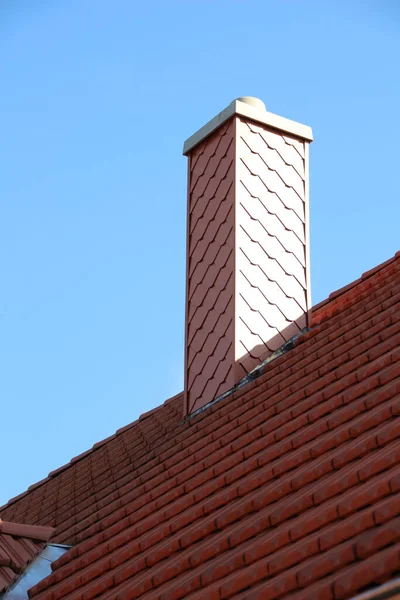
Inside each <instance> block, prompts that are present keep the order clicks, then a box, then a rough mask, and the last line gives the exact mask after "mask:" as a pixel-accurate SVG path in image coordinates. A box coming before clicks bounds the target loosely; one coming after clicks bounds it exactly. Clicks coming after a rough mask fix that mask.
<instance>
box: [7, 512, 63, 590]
mask: <svg viewBox="0 0 400 600" xmlns="http://www.w3.org/2000/svg"><path fill="white" fill-rule="evenodd" d="M53 533H54V529H53V528H52V527H40V526H34V525H21V524H19V523H8V522H7V521H2V520H1V519H0V594H1V593H2V592H4V591H5V590H7V588H8V587H9V586H10V585H11V584H12V583H14V581H16V579H17V578H18V576H19V574H20V573H22V572H23V571H24V569H25V567H26V566H27V564H28V563H30V562H31V561H32V560H33V559H34V558H35V557H36V556H37V555H38V554H39V553H40V552H41V551H42V550H43V548H44V547H45V546H46V542H47V541H48V540H49V538H50V537H51V535H52V534H53Z"/></svg>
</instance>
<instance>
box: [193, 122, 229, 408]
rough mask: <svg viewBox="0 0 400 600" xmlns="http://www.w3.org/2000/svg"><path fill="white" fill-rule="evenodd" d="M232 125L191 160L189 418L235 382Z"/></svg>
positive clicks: (204, 144)
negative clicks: (203, 404) (190, 414)
mask: <svg viewBox="0 0 400 600" xmlns="http://www.w3.org/2000/svg"><path fill="white" fill-rule="evenodd" d="M234 127H235V123H234V120H233V119H231V120H230V121H229V122H228V123H226V124H224V125H223V126H222V127H220V128H218V130H217V131H215V132H214V133H213V134H212V135H210V136H209V137H207V138H206V139H205V140H204V141H203V142H202V143H200V144H199V145H198V146H196V148H195V149H194V150H193V152H191V153H190V155H189V174H188V224H187V265H186V268H187V280H186V326H185V337H186V342H185V390H186V407H187V413H190V412H193V410H196V408H198V407H199V406H200V405H201V404H200V403H201V402H202V399H205V398H210V399H211V398H215V397H216V396H218V395H219V394H221V393H222V392H223V391H225V389H230V388H231V387H232V386H233V385H234V382H235V374H234V271H235V247H234V229H235V206H234V171H235V136H234Z"/></svg>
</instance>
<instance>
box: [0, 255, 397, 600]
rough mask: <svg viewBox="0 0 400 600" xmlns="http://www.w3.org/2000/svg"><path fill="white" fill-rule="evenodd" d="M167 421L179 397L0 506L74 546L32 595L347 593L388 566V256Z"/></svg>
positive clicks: (392, 534)
mask: <svg viewBox="0 0 400 600" xmlns="http://www.w3.org/2000/svg"><path fill="white" fill-rule="evenodd" d="M313 323H314V326H313V328H312V330H311V331H309V332H308V333H306V334H305V335H304V336H302V337H301V338H299V339H298V341H297V343H296V345H295V347H294V348H293V349H292V350H290V351H289V352H288V353H287V354H285V355H283V356H281V357H280V358H277V359H276V360H274V361H273V362H270V363H269V364H268V365H266V367H265V369H264V372H263V374H262V375H261V376H260V377H259V378H258V379H257V380H255V381H253V382H251V383H249V384H248V385H246V386H245V387H243V388H242V389H240V390H238V391H236V392H235V393H233V394H232V395H231V396H228V397H227V398H224V399H223V400H221V401H219V402H216V403H214V404H213V405H211V406H210V407H208V408H207V409H206V410H204V411H203V412H201V413H200V414H198V415H197V416H195V417H193V418H191V419H189V420H187V421H186V422H185V423H183V424H182V423H180V420H181V415H182V398H181V397H180V396H176V397H175V398H172V399H171V400H169V401H167V402H166V403H165V404H164V405H163V406H162V407H159V408H158V409H155V410H153V411H150V413H147V414H146V415H144V416H142V417H141V419H139V421H137V422H136V423H134V424H132V425H130V426H128V427H127V428H124V429H123V430H120V431H119V432H117V434H115V435H114V436H112V437H111V438H109V439H108V440H105V441H103V442H101V443H100V444H98V445H96V446H95V447H94V448H93V449H92V450H90V451H88V452H87V453H85V454H84V455H82V456H81V457H77V458H76V459H74V460H73V461H72V462H71V464H70V465H66V467H63V468H62V469H59V470H58V471H56V472H54V473H52V474H50V476H49V477H48V478H47V479H45V480H44V481H43V482H40V483H39V484H37V485H36V486H33V488H31V490H30V491H28V492H27V493H25V494H23V495H21V496H20V497H18V498H16V499H14V500H12V501H10V502H9V504H8V505H7V506H6V507H3V509H2V511H1V513H2V515H4V516H5V517H6V518H10V519H11V518H13V519H14V520H18V521H23V522H31V523H35V524H44V525H55V526H56V535H55V538H54V540H55V541H57V542H63V543H72V544H75V547H74V548H72V549H71V550H70V551H69V552H67V553H66V554H64V555H63V556H62V557H61V558H60V559H59V560H58V561H56V563H55V564H54V565H53V566H54V572H53V573H52V575H50V576H49V577H48V578H46V579H45V580H43V581H42V582H40V583H39V584H38V585H37V586H35V588H33V589H32V590H31V591H30V597H32V598H34V599H35V600H57V599H65V600H90V599H91V598H96V599H98V598H101V599H102V600H128V599H133V598H146V599H147V600H150V599H151V600H155V599H156V598H157V599H163V600H167V599H168V600H174V599H175V598H188V599H189V600H195V599H199V600H200V599H202V600H205V599H208V598H209V599H211V598H213V599H214V598H232V597H234V598H239V599H244V598H246V599H250V598H251V599H255V598H262V599H263V600H268V599H277V598H288V599H291V600H301V599H306V598H307V599H308V598H313V599H314V598H315V599H319V598H321V599H323V600H329V599H332V600H333V599H335V600H339V599H345V598H350V597H351V596H352V595H354V594H355V593H357V592H360V591H362V590H364V589H368V587H370V586H373V585H377V584H379V583H380V582H384V581H387V580H389V579H390V578H391V577H392V576H394V574H395V573H397V572H399V571H400V517H399V506H400V494H399V488H400V462H399V461H400V444H399V443H398V440H399V435H400V426H399V419H398V415H399V412H400V254H399V253H397V255H396V256H395V257H394V258H393V259H390V260H389V261H387V262H386V263H384V264H383V265H380V266H379V267H377V268H376V269H373V270H372V271H371V272H368V273H366V274H365V275H364V276H363V277H362V278H361V279H360V280H358V281H356V282H354V283H353V284H351V285H350V286H347V287H346V288H344V289H342V290H339V291H338V292H335V293H334V294H332V295H331V297H330V298H329V299H328V300H327V301H325V302H323V303H321V304H320V305H318V306H317V307H315V309H314V312H313Z"/></svg>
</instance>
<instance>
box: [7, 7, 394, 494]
mask: <svg viewBox="0 0 400 600" xmlns="http://www.w3.org/2000/svg"><path fill="white" fill-rule="evenodd" d="M0 55H1V61H0V73H1V74H0V78H1V94H0V120H1V134H0V165H1V166H0V173H1V177H0V202H1V204H0V206H1V215H0V282H1V294H0V401H1V422H2V426H1V435H0V455H1V456H2V475H1V488H0V504H1V503H3V502H5V501H7V500H8V499H9V498H10V497H12V496H14V495H16V494H18V493H20V492H22V491H24V490H25V489H26V488H27V487H28V486H29V485H30V484H32V483H35V482H36V481H38V480H39V479H42V478H43V477H46V476H47V474H48V472H49V471H50V470H52V469H55V468H57V467H59V466H60V465H62V464H64V463H66V462H68V461H69V460H70V459H71V458H72V457H73V456H75V455H77V454H79V453H81V452H83V451H84V450H87V449H88V448H89V447H91V446H92V445H93V444H94V443H95V442H97V441H99V440H100V439H102V438H104V437H106V436H108V435H110V434H112V433H114V431H115V430H116V429H118V428H119V427H121V426H124V425H126V424H128V423H129V422H131V421H133V420H135V419H136V418H137V417H138V416H139V415H140V414H141V413H142V412H145V411H147V410H149V409H151V408H153V407H154V406H156V405H157V404H160V403H162V402H163V401H164V400H165V399H166V398H168V397H169V396H171V395H173V394H175V393H178V392H180V391H181V390H182V387H183V324H184V289H185V226H186V221H185V218H186V215H185V210H186V158H185V157H183V156H182V145H183V142H184V140H185V139H186V138H187V137H189V135H191V134H192V133H194V131H196V130H197V129H198V128H199V127H200V126H202V125H203V124H204V123H205V122H206V121H208V120H209V119H210V118H211V117H213V116H214V115H215V114H217V113H218V112H219V111H220V110H222V109H223V108H225V106H227V105H228V104H229V103H230V101H231V100H233V99H234V98H236V97H238V96H242V95H252V96H258V97H260V98H261V99H262V100H263V101H264V102H265V104H266V106H267V109H268V110H270V111H271V112H275V113H278V114H280V115H282V116H285V117H288V118H291V119H294V120H297V121H300V122H303V123H306V124H307V125H311V126H312V128H313V132H314V138H315V141H314V143H313V145H312V148H311V163H310V171H311V174H310V177H311V281H312V295H313V302H314V303H316V302H318V301H320V300H322V299H324V298H325V297H326V296H327V295H328V294H329V293H330V292H332V291H333V290H335V289H337V288H339V287H341V286H343V285H346V284H347V283H349V282H350V281H352V280H354V279H355V278H357V277H358V276H359V275H360V274H361V273H362V272H364V271H366V270H368V269H370V268H372V267H374V266H375V265H377V264H378V263H380V262H382V261H384V260H386V259H387V258H389V257H391V256H393V254H394V253H395V252H396V251H397V250H398V249H400V240H399V224H400V198H399V172H400V167H399V143H400V121H399V109H400V67H399V65H400V6H399V4H398V2H397V0H392V1H390V0H382V1H380V2H372V1H371V2H368V1H365V0H352V1H347V0H342V1H340V0H337V1H332V2H324V1H321V0H319V1H317V0H314V1H313V0H303V1H300V0H292V1H290V0H282V1H270V0H258V1H257V0H249V1H244V0H242V1H238V0H169V1H168V2H164V1H162V0H159V1H152V0H148V1H147V2H136V1H134V0H114V1H113V2H110V1H109V0H64V1H62V0H60V1H58V2H54V1H50V0H37V1H35V2H31V0H2V2H1V4H0Z"/></svg>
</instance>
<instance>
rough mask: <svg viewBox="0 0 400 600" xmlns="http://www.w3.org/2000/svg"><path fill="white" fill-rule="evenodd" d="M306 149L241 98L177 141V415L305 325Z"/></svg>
mask: <svg viewBox="0 0 400 600" xmlns="http://www.w3.org/2000/svg"><path fill="white" fill-rule="evenodd" d="M311 141H312V132H311V129H310V128H309V127H307V126H305V125H301V124H300V123H295V122H293V121H289V120H287V119H283V118H282V117H278V116H277V115H273V114H272V113H268V112H267V111H266V110H265V106H264V104H263V103H262V102H261V100H258V99H256V98H249V97H245V98H240V99H238V100H234V101H233V102H232V103H231V104H230V105H229V106H228V107H227V108H226V109H225V110H224V111H222V112H221V113H220V114H219V115H217V116H216V117H215V118H214V119H212V120H211V121H210V122H209V123H207V125H205V126H204V127H202V128H201V129H200V130H199V131H198V132H197V133H195V134H194V135H193V136H192V137H190V138H189V139H188V140H187V141H186V142H185V145H184V154H185V155H187V156H188V159H189V164H188V222H187V267H186V268H187V275H186V321H185V411H186V414H190V413H192V412H193V411H195V410H197V409H198V408H200V407H201V406H203V405H204V404H206V403H207V402H210V401H211V400H213V399H214V398H216V397H217V396H219V395H220V394H222V393H223V392H225V391H227V390H229V389H230V388H232V387H233V386H234V385H235V384H236V383H237V382H238V381H239V380H240V379H241V378H242V377H243V376H244V375H246V373H248V372H249V371H251V370H252V369H253V368H254V367H256V366H257V365H258V364H259V363H260V362H261V361H262V360H264V359H265V358H266V357H267V356H268V355H269V354H271V353H272V352H274V351H275V350H276V349H277V348H279V347H280V346H282V344H284V343H285V342H286V341H287V340H289V339H290V338H292V337H293V336H294V335H295V334H296V333H298V332H299V331H300V330H301V329H303V328H304V327H306V326H307V325H308V311H309V309H310V307H311V298H310V284H309V254H308V146H309V143H310V142H311Z"/></svg>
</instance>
